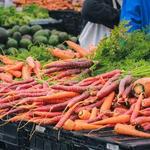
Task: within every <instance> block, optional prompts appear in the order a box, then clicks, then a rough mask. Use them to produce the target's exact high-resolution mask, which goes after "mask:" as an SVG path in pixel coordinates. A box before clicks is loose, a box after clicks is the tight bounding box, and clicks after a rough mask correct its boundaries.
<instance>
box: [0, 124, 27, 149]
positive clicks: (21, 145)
mask: <svg viewBox="0 0 150 150" xmlns="http://www.w3.org/2000/svg"><path fill="white" fill-rule="evenodd" d="M2 123H3V122H1V124H2ZM17 127H18V124H15V123H8V124H6V125H3V126H1V127H0V142H1V144H0V148H1V149H5V150H26V149H27V147H29V139H28V137H29V136H28V132H26V130H25V129H21V130H19V131H17Z"/></svg>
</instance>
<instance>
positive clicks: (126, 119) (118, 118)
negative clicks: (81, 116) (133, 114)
mask: <svg viewBox="0 0 150 150" xmlns="http://www.w3.org/2000/svg"><path fill="white" fill-rule="evenodd" d="M129 121H130V115H120V116H114V117H111V118H106V119H104V120H100V121H97V122H94V123H92V124H94V125H103V124H116V123H127V122H129Z"/></svg>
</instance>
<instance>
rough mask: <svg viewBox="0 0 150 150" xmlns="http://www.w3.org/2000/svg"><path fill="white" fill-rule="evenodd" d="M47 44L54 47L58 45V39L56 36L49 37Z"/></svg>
mask: <svg viewBox="0 0 150 150" xmlns="http://www.w3.org/2000/svg"><path fill="white" fill-rule="evenodd" d="M49 44H50V45H52V46H56V45H58V44H59V38H58V36H57V35H51V36H50V38H49Z"/></svg>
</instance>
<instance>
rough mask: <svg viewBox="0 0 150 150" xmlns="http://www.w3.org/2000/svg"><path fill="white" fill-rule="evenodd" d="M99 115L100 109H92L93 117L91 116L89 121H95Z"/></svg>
mask: <svg viewBox="0 0 150 150" xmlns="http://www.w3.org/2000/svg"><path fill="white" fill-rule="evenodd" d="M97 113H98V109H97V107H94V108H93V109H92V111H91V115H90V118H89V120H93V119H95V118H96V116H97Z"/></svg>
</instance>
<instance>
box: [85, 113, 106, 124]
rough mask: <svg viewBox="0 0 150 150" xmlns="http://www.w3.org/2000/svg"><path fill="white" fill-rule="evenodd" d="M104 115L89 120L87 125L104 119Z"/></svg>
mask: <svg viewBox="0 0 150 150" xmlns="http://www.w3.org/2000/svg"><path fill="white" fill-rule="evenodd" d="M103 115H104V114H99V115H98V116H97V117H96V118H94V119H91V120H88V121H87V123H93V122H96V121H99V120H101V119H102V117H103Z"/></svg>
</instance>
